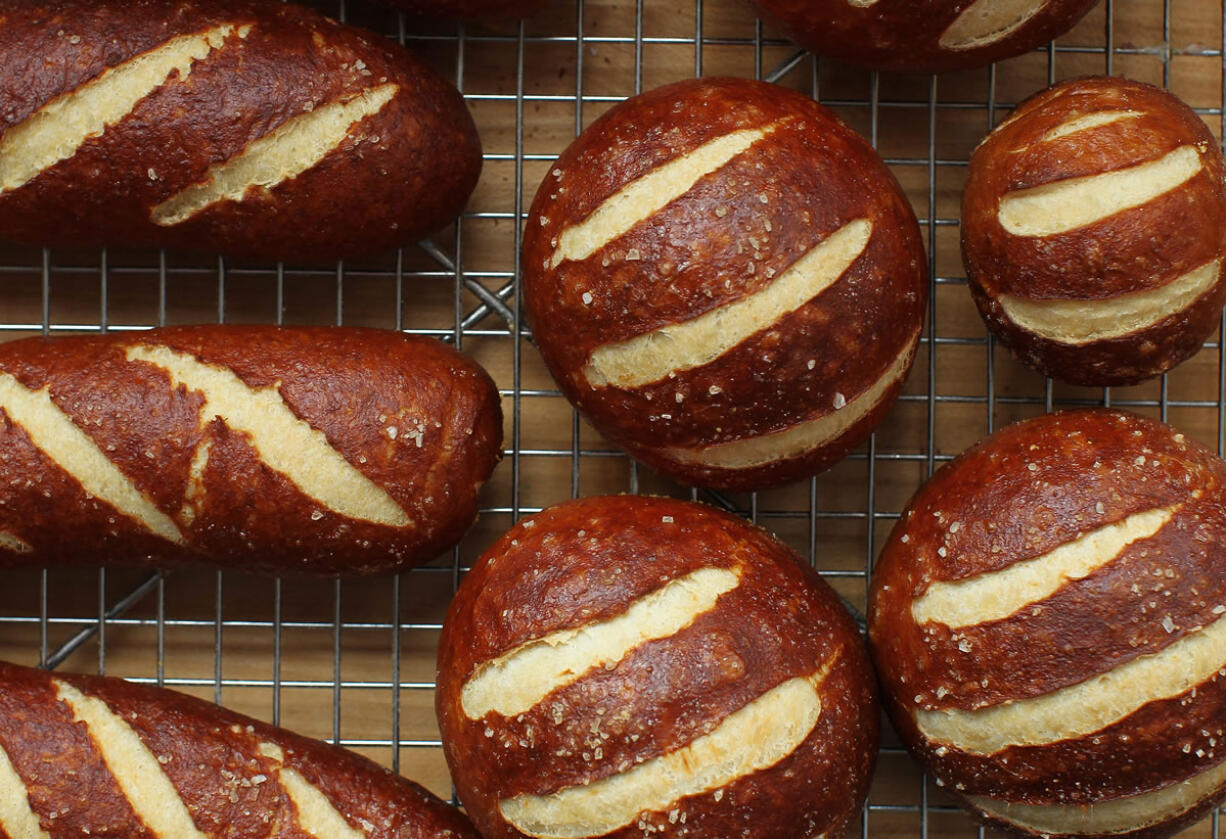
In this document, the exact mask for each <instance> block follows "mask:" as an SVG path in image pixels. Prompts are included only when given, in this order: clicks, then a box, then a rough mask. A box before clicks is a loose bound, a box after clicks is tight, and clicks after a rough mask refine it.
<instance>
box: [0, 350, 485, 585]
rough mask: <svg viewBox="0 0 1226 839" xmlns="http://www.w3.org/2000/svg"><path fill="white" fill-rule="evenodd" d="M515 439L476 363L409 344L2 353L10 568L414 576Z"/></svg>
mask: <svg viewBox="0 0 1226 839" xmlns="http://www.w3.org/2000/svg"><path fill="white" fill-rule="evenodd" d="M375 370H378V371H379V372H378V375H377V376H376V375H375V373H374V371H375ZM501 435H502V428H501V410H500V407H499V401H498V394H497V390H496V388H495V386H494V383H493V382H492V381H491V380H490V378H489V376H488V375H487V374H486V373H485V372H484V371H483V370H482V369H481V368H480V367H478V366H477V365H476V364H475V363H474V362H472V361H470V360H468V359H467V358H465V357H464V356H462V355H460V354H459V353H457V352H455V351H454V350H451V349H449V348H448V347H446V346H444V345H443V344H441V343H439V342H437V341H434V340H429V339H424V338H417V337H411V336H406V335H402V334H400V333H397V332H391V331H383V330H373V329H350V328H339V327H337V328H327V327H317V328H278V327H261V326H252V327H239V326H199V327H174V328H168V329H160V330H152V331H149V332H139V333H125V334H122V335H116V334H111V335H102V336H81V337H74V338H59V339H45V338H32V339H26V340H24V341H16V342H12V343H9V344H4V345H2V346H0V502H2V503H0V565H6V564H7V565H15V564H20V565H26V566H39V565H45V564H52V563H61V562H66V563H72V564H77V563H100V564H107V563H128V564H131V563H143V564H154V565H162V564H168V563H174V562H182V561H204V562H211V563H216V564H220V565H222V566H232V567H239V568H247V569H254V570H262V571H271V572H292V571H308V572H319V573H376V572H384V571H391V570H395V569H398V568H405V567H408V566H410V565H414V564H417V563H420V562H423V561H425V560H428V559H431V558H433V557H434V556H435V555H436V554H437V553H438V552H439V551H441V550H443V549H445V548H446V547H448V546H450V545H452V544H454V543H455V542H456V541H458V540H459V538H460V537H461V536H462V535H463V533H464V530H465V529H466V528H467V526H468V525H469V524H470V523H471V521H472V519H473V517H474V515H475V513H476V504H477V501H476V494H477V490H478V488H479V487H480V486H481V484H482V483H483V482H484V481H485V479H486V478H488V477H489V475H490V473H491V471H492V470H493V468H494V465H495V464H496V463H497V461H498V459H499V457H500V455H501V449H500V441H501Z"/></svg>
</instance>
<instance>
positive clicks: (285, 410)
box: [126, 344, 411, 527]
mask: <svg viewBox="0 0 1226 839" xmlns="http://www.w3.org/2000/svg"><path fill="white" fill-rule="evenodd" d="M126 354H127V358H128V360H129V361H143V362H147V363H149V364H152V365H154V366H156V367H159V368H161V369H162V370H164V371H165V372H166V373H167V374H168V375H169V376H170V380H171V382H172V383H173V384H174V385H176V386H179V385H182V386H183V387H186V388H188V389H190V390H194V391H197V392H199V393H200V394H201V395H203V396H204V399H205V401H204V405H203V406H202V407H201V421H202V422H208V421H210V420H212V419H213V418H214V417H218V418H220V419H222V420H223V421H224V422H225V423H226V424H227V425H228V426H229V427H230V428H233V429H235V430H237V431H242V432H245V433H246V434H248V435H250V437H251V446H252V449H253V451H254V452H255V453H256V455H257V456H258V457H259V458H260V459H261V460H262V461H264V463H266V464H268V466H269V467H270V468H272V469H274V470H276V471H277V472H280V473H281V474H282V475H284V476H285V477H286V478H288V479H289V480H290V481H291V482H293V484H294V485H295V486H296V487H298V489H300V490H301V491H302V492H303V493H304V494H305V495H307V496H309V497H310V498H312V499H314V500H315V501H317V502H318V503H319V504H320V505H322V506H323V507H325V508H327V509H329V510H332V511H333V512H336V513H339V514H340V515H343V516H348V517H349V518H354V519H362V520H365V521H371V522H375V523H376V524H385V525H389V526H392V527H407V526H409V525H410V524H411V521H410V520H409V517H408V515H407V514H406V513H405V511H404V510H403V509H401V507H400V506H399V505H398V504H396V502H395V501H394V500H392V497H391V496H390V495H388V494H387V492H386V491H385V490H384V489H383V488H382V487H380V486H379V485H378V484H376V483H374V482H373V481H372V480H370V478H368V477H366V476H365V475H363V474H362V473H361V472H359V471H358V470H357V469H356V468H354V466H353V465H352V464H351V463H350V462H349V461H348V460H346V459H345V457H344V456H343V455H342V454H341V453H340V452H338V451H337V450H336V449H334V448H332V446H331V445H330V444H329V443H328V438H327V437H325V436H324V434H323V432H322V431H319V430H318V429H314V428H312V427H311V426H310V425H308V424H307V423H306V422H304V421H303V420H301V419H299V418H298V417H297V416H295V415H294V412H293V411H291V410H290V409H289V406H288V405H286V404H285V401H284V400H283V399H282V398H281V394H280V393H279V392H278V390H277V388H275V387H269V388H259V389H256V388H251V387H248V386H247V384H246V383H245V382H243V380H242V379H240V378H239V377H238V376H236V375H235V374H234V372H233V371H231V370H228V369H226V368H224V367H217V366H214V365H210V364H204V363H203V362H201V361H199V360H197V359H196V358H194V357H192V356H191V355H188V354H185V353H180V352H175V351H174V350H172V349H170V348H169V347H164V346H149V345H143V344H137V345H133V346H130V347H128V348H127V353H126Z"/></svg>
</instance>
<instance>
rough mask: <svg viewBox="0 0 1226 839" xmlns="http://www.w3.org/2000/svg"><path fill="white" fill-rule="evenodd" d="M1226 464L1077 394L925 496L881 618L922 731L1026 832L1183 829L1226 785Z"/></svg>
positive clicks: (903, 522) (893, 565) (880, 658)
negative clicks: (1071, 404)
mask: <svg viewBox="0 0 1226 839" xmlns="http://www.w3.org/2000/svg"><path fill="white" fill-rule="evenodd" d="M1224 502H1226V464H1224V463H1223V462H1222V461H1221V460H1220V459H1218V458H1217V457H1216V456H1215V455H1213V453H1212V452H1210V451H1208V450H1207V449H1205V448H1204V447H1203V446H1200V445H1199V444H1197V443H1194V442H1193V441H1191V440H1188V439H1187V438H1185V437H1184V436H1183V435H1182V434H1180V433H1178V432H1176V431H1175V430H1173V429H1172V428H1170V427H1169V426H1166V425H1164V424H1162V423H1159V422H1156V421H1154V420H1149V419H1143V418H1141V417H1137V416H1133V415H1130V414H1125V413H1122V412H1118V411H1107V410H1097V411H1073V412H1068V413H1061V414H1054V415H1049V416H1044V417H1039V418H1035V419H1031V420H1027V421H1024V422H1021V423H1018V424H1016V425H1013V426H1010V427H1008V428H1005V429H1002V430H1001V431H998V432H996V433H995V434H993V435H992V436H990V437H988V438H986V439H985V440H983V441H981V442H980V443H978V444H976V445H975V446H974V447H972V448H971V449H969V450H968V451H966V452H964V453H963V454H962V455H960V456H959V457H958V458H956V459H955V460H954V461H953V462H951V463H950V464H948V465H947V466H945V467H943V468H942V469H941V470H940V471H938V472H937V473H936V474H935V475H934V476H933V478H932V479H931V480H930V481H929V482H928V483H927V484H926V485H925V486H924V487H922V488H921V489H920V491H919V492H918V493H916V495H915V497H914V498H913V499H912V500H911V502H910V503H909V504H908V505H907V508H906V510H904V512H903V515H902V518H901V519H900V521H899V523H898V525H897V526H896V527H895V528H894V531H893V532H892V533H891V535H890V538H889V540H888V542H887V543H886V546H885V547H884V549H883V551H882V554H881V557H880V559H879V561H878V563H877V567H876V569H875V570H874V573H873V579H872V583H871V592H870V601H869V607H870V609H869V638H870V643H871V646H872V650H873V655H874V660H875V662H876V664H877V672H878V674H879V676H880V678H881V682H882V685H883V688H884V691H883V693H884V698H885V701H886V707H887V710H888V711H889V713H890V717H891V719H892V720H893V721H894V724H895V727H896V728H897V729H898V731H899V733H900V735H901V736H902V739H903V741H904V743H905V744H906V745H907V747H908V748H909V749H910V750H911V751H912V753H913V754H914V755H915V756H916V757H917V758H918V759H919V760H920V761H921V763H923V765H924V766H925V767H926V768H927V769H928V770H929V771H931V772H932V774H933V775H934V777H935V778H936V779H937V783H938V784H939V785H941V786H943V787H945V788H946V789H947V790H949V791H951V792H952V793H953V794H954V795H955V797H956V798H958V799H959V800H960V801H961V802H962V803H964V804H965V805H967V806H968V807H969V808H970V809H971V810H972V812H974V813H976V814H977V815H978V816H979V817H980V818H981V819H983V820H986V821H988V822H990V823H991V824H993V825H996V826H1000V827H1004V828H1006V829H1008V830H1009V831H1010V832H1011V833H1013V834H1015V835H1023V836H1035V835H1042V836H1100V835H1108V834H1109V835H1112V836H1115V835H1119V836H1129V837H1146V839H1154V837H1165V836H1170V835H1173V834H1174V833H1176V832H1177V831H1178V830H1179V829H1180V828H1181V827H1182V826H1184V825H1187V824H1189V823H1191V822H1192V821H1193V820H1195V819H1196V818H1198V817H1199V816H1200V815H1202V814H1203V813H1205V812H1206V811H1208V810H1209V809H1211V808H1212V807H1213V806H1214V804H1215V803H1216V802H1217V800H1219V799H1220V798H1221V797H1222V795H1223V793H1224V792H1226V751H1223V749H1222V745H1224V744H1226V729H1224V727H1223V723H1222V720H1223V713H1224V710H1226V620H1223V618H1222V615H1223V614H1226V573H1224V572H1226V551H1224V550H1223V545H1226V513H1224V512H1223V511H1224V509H1226V506H1224Z"/></svg>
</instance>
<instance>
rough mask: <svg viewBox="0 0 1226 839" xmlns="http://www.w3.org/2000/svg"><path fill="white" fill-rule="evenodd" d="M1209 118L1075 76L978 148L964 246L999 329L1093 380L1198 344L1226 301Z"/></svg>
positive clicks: (1022, 349)
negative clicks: (1207, 119)
mask: <svg viewBox="0 0 1226 839" xmlns="http://www.w3.org/2000/svg"><path fill="white" fill-rule="evenodd" d="M1223 177H1224V175H1223V166H1222V153H1221V150H1220V149H1219V147H1218V142H1217V140H1215V139H1214V137H1213V135H1212V134H1211V133H1210V132H1209V129H1208V128H1207V127H1206V126H1205V123H1204V122H1203V121H1202V120H1201V118H1200V117H1199V116H1197V115H1196V113H1195V112H1194V111H1193V110H1192V109H1191V108H1189V107H1188V106H1187V105H1185V104H1183V103H1182V102H1180V101H1179V100H1178V99H1176V98H1175V97H1174V96H1173V95H1172V94H1170V93H1168V92H1166V91H1164V90H1162V89H1161V88H1156V87H1151V86H1150V85H1147V84H1142V83H1140V82H1134V81H1129V80H1127V79H1118V78H1108V77H1097V78H1084V79H1074V80H1072V81H1068V82H1064V83H1063V84H1059V85H1056V86H1055V87H1052V88H1050V89H1048V90H1046V91H1043V92H1042V93H1040V94H1038V95H1036V96H1034V97H1031V98H1030V99H1028V100H1026V101H1025V102H1023V103H1022V104H1021V105H1019V106H1018V108H1017V110H1016V111H1014V113H1013V115H1012V116H1011V117H1010V118H1009V119H1008V120H1007V121H1005V122H1004V123H1003V124H1002V125H1001V126H1000V127H998V128H997V129H996V130H995V131H993V132H992V133H991V134H990V135H989V136H988V138H987V139H986V140H984V142H983V143H982V144H981V145H980V146H979V148H977V149H976V150H975V153H974V155H973V156H972V157H971V163H970V172H969V174H968V176H967V181H966V189H965V192H964V193H963V199H962V254H963V261H964V262H965V264H966V272H967V277H968V278H969V280H970V287H971V293H972V294H973V295H974V298H975V303H976V305H977V306H978V307H979V311H980V313H981V314H982V315H983V317H984V320H986V321H987V324H988V327H989V328H990V329H991V330H992V331H993V332H995V333H996V335H997V336H998V337H999V338H1000V340H1001V342H1002V343H1003V344H1004V345H1005V346H1006V347H1008V348H1009V349H1010V350H1012V351H1013V352H1014V353H1015V354H1016V355H1017V356H1018V357H1019V358H1020V359H1021V360H1022V361H1024V362H1025V363H1027V364H1028V365H1030V366H1031V367H1033V368H1034V369H1036V370H1038V371H1039V372H1041V373H1043V374H1044V375H1048V376H1054V377H1055V378H1058V379H1063V380H1065V381H1068V382H1072V383H1074V384H1080V385H1124V384H1132V383H1135V382H1138V381H1141V380H1143V379H1146V378H1149V377H1151V376H1156V375H1158V374H1160V373H1164V372H1166V371H1167V370H1169V369H1171V368H1172V367H1174V366H1175V365H1176V364H1178V363H1179V362H1181V361H1183V360H1184V359H1185V358H1187V357H1189V356H1191V355H1192V354H1194V353H1195V352H1196V351H1197V350H1199V349H1200V347H1201V344H1202V342H1203V341H1204V340H1205V339H1206V338H1207V337H1209V335H1210V333H1212V332H1213V331H1214V330H1215V329H1217V326H1218V322H1219V315H1220V314H1221V310H1222V304H1223V303H1224V302H1226V282H1223V277H1222V260H1223V258H1226V184H1224V183H1223Z"/></svg>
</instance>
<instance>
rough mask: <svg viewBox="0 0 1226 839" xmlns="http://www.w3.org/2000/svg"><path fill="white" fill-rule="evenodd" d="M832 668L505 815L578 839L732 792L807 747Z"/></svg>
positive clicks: (540, 832)
mask: <svg viewBox="0 0 1226 839" xmlns="http://www.w3.org/2000/svg"><path fill="white" fill-rule="evenodd" d="M832 666H833V660H832V661H830V662H827V663H826V664H825V665H824V666H823V667H822V669H821V670H819V671H818V672H817V673H814V674H812V675H811V676H808V677H804V676H801V677H798V678H795V679H789V680H788V681H786V682H783V683H782V684H780V685H778V686H777V687H775V688H773V689H772V690H770V691H767V692H766V693H764V694H762V695H761V696H759V697H757V698H756V699H754V700H753V701H752V702H750V703H749V704H747V705H745V706H744V707H742V708H740V709H738V710H736V711H734V712H733V713H731V714H729V715H728V716H727V717H725V718H724V719H723V721H722V722H720V724H719V725H718V726H717V727H716V728H715V729H714V730H712V731H710V732H709V733H707V734H704V735H703V736H701V737H698V738H696V739H694V740H692V741H691V742H690V743H688V744H687V745H685V746H682V747H681V748H679V749H677V750H676V751H673V752H669V753H668V754H664V755H661V756H659V757H656V758H653V759H651V760H648V761H645V762H643V763H640V764H639V765H637V766H635V767H634V768H632V769H629V770H627V771H625V772H621V773H619V774H616V775H611V776H609V777H607V778H602V779H601V780H599V781H595V782H593V783H591V784H588V785H586V786H574V787H568V788H566V789H562V790H559V791H557V792H554V793H552V794H550V795H522V796H517V797H515V798H508V799H504V800H503V801H500V802H499V803H498V809H499V811H500V812H501V813H502V816H503V818H505V819H506V820H507V821H508V822H510V823H511V824H512V825H514V826H515V827H516V829H518V830H519V831H521V832H523V833H526V834H528V835H529V836H535V837H539V839H579V837H587V836H603V835H604V834H606V833H610V832H612V831H614V830H617V829H618V828H620V827H624V826H625V825H628V824H631V823H633V822H634V820H635V819H636V818H638V816H639V814H640V813H643V812H655V811H662V810H666V809H668V808H669V807H671V806H672V805H674V804H675V803H677V802H678V801H679V800H680V799H682V798H685V797H687V796H691V795H699V794H702V793H706V792H712V791H714V790H717V789H720V788H721V787H725V786H727V785H728V784H731V783H733V782H734V781H736V780H737V779H738V778H741V777H744V776H745V775H749V774H751V773H754V772H758V771H760V770H763V769H766V768H769V767H771V766H773V765H775V764H776V763H778V762H779V761H781V760H783V759H784V758H785V757H787V756H788V755H790V754H791V753H792V752H793V751H795V750H796V747H797V746H799V745H800V744H801V743H803V742H804V741H805V738H807V737H808V736H809V733H810V732H811V731H812V730H813V727H814V726H815V725H817V720H818V717H819V716H820V715H821V711H822V702H821V698H820V697H819V695H818V688H819V687H820V685H821V683H822V681H823V680H824V679H825V678H826V675H827V674H828V673H829V672H830V668H831V667H832Z"/></svg>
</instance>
